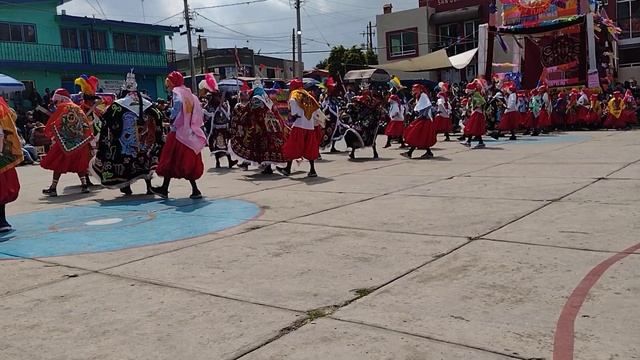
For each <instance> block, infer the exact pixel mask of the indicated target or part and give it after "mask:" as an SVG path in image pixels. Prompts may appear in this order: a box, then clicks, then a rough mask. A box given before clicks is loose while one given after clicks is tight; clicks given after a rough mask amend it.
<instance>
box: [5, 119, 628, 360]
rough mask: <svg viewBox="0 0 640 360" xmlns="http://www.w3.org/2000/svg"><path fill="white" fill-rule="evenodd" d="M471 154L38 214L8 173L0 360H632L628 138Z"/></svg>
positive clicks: (229, 182)
mask: <svg viewBox="0 0 640 360" xmlns="http://www.w3.org/2000/svg"><path fill="white" fill-rule="evenodd" d="M379 140H381V141H382V140H384V139H379ZM487 145H488V148H487V149H485V150H469V149H467V148H465V147H463V146H461V145H459V144H457V143H456V142H451V143H444V142H441V143H438V145H437V146H436V147H437V149H434V153H435V155H436V158H435V159H433V160H407V159H404V158H402V157H401V156H400V155H399V154H400V151H399V150H397V149H395V148H396V147H397V145H394V146H393V148H391V149H384V150H381V151H380V156H381V159H379V160H372V159H370V157H371V151H370V150H369V149H365V150H360V151H357V152H356V155H357V156H358V157H359V159H357V160H356V161H349V160H348V157H347V156H346V155H347V154H346V153H345V154H339V155H327V154H325V155H323V157H324V159H325V160H323V161H321V162H319V163H318V164H317V170H318V173H319V175H320V177H319V178H317V179H310V180H308V179H306V178H305V177H304V176H305V174H306V173H305V172H304V171H306V170H307V164H304V163H303V164H301V169H300V171H299V172H297V173H295V174H294V175H293V176H292V177H291V178H282V177H280V176H278V175H274V176H271V177H265V176H262V175H257V174H255V173H253V172H243V171H241V170H237V169H236V170H231V171H228V170H216V169H210V170H209V172H208V173H207V174H206V175H205V177H204V178H203V179H202V180H201V182H200V183H201V189H202V191H203V193H204V194H205V195H206V196H207V197H208V199H209V200H213V202H211V203H209V202H207V203H201V204H194V203H193V202H192V201H191V200H188V201H185V200H180V201H175V202H169V203H162V202H160V201H158V200H157V199H153V198H149V197H145V196H134V197H133V198H131V199H130V200H128V199H124V198H121V197H120V194H119V192H118V191H113V190H106V189H101V190H95V191H94V192H93V193H92V194H90V195H89V196H82V195H80V194H79V187H78V186H77V185H78V184H76V183H77V182H78V179H77V177H75V176H73V175H66V176H64V177H63V179H62V182H61V184H60V189H61V190H62V189H64V194H63V195H62V196H60V197H59V198H57V199H43V198H42V197H41V195H40V190H41V189H42V188H43V187H46V186H47V185H48V183H49V181H50V178H49V177H50V174H49V173H48V172H46V171H44V170H42V169H40V168H38V167H21V168H19V173H20V177H21V183H22V187H23V189H22V193H21V198H20V199H19V200H18V202H16V203H12V204H9V205H8V207H7V210H8V213H9V214H10V215H11V216H12V218H10V221H12V220H13V221H14V223H20V224H24V226H23V227H22V228H18V231H16V233H14V234H12V235H10V236H14V238H0V273H2V274H3V281H2V282H0V333H1V334H2V336H0V359H12V360H18V359H20V360H22V359H25V360H32V359H60V360H62V359H64V360H71V359H78V360H87V359H109V360H111V359H113V360H123V359H135V360H141V359H149V360H157V359H172V360H173V359H185V360H186V359H189V360H191V359H194V360H195V359H243V360H248V359H252V360H253V359H272V360H280V359H295V360H307V359H317V360H351V359H375V360H383V359H385V360H386V359H394V360H395V359H411V360H414V359H416V360H417V359H474V360H476V359H490V360H494V359H534V358H535V359H557V360H566V359H585V360H595V359H640V355H639V354H640V343H639V342H638V338H639V337H640V308H638V299H639V298H640V283H639V282H638V278H640V244H639V243H640V238H639V237H638V236H637V233H638V231H639V230H640V222H638V220H637V219H638V218H639V216H640V205H638V203H639V201H640V191H639V190H640V138H639V137H638V133H637V132H613V131H609V132H606V131H605V132H584V133H570V134H565V135H561V136H544V137H539V138H536V139H531V138H529V137H527V138H525V139H524V140H522V141H519V142H515V143H511V142H499V143H495V142H487ZM421 154H422V153H421V152H420V151H416V156H419V155H421ZM205 161H206V162H207V166H208V167H211V166H212V163H213V161H212V159H210V158H208V157H207V158H206V159H205ZM155 181H156V182H157V181H158V180H157V179H156V180H155ZM65 187H66V188H65ZM135 191H137V192H138V193H140V192H143V191H144V183H142V182H140V183H137V184H136V185H135V186H134V192H135ZM171 191H172V194H171V195H172V197H175V198H181V197H187V196H188V194H189V188H188V184H187V183H186V182H180V181H175V182H174V183H173V184H172V189H171ZM60 192H61V193H62V191H60ZM221 199H225V201H226V202H216V201H220V200H221ZM253 204H255V205H257V206H258V207H256V208H255V209H257V210H256V211H255V214H254V213H252V210H251V209H252V206H254V205H253ZM216 206H227V208H225V209H224V210H220V208H219V207H216ZM36 211H46V212H45V213H36V214H33V213H34V212H36ZM102 213H104V218H99V217H96V216H97V215H95V214H102ZM167 214H175V215H172V216H167ZM84 216H86V217H87V218H86V219H89V218H91V221H89V220H86V219H85V218H84ZM100 216H102V215H100ZM34 219H35V220H34ZM219 219H226V220H225V221H222V220H219ZM30 221H32V222H33V224H34V225H33V226H31V227H30V226H29V222H30ZM101 221H102V222H101ZM113 221H120V222H122V224H121V225H118V223H113ZM40 222H42V224H40ZM214 222H215V224H213V223H214ZM36 223H38V225H36ZM143 223H144V224H151V226H150V227H149V226H148V227H144V228H141V227H140V226H141V225H140V224H143ZM43 224H44V225H43ZM95 225H97V226H95ZM101 225H104V226H105V227H104V228H100V226H101ZM39 226H45V231H44V232H38V233H36V230H35V229H37V228H38V227H39ZM91 226H93V227H91ZM118 226H120V227H119V228H120V230H122V229H123V228H126V229H130V232H128V234H130V235H125V236H123V235H122V234H121V233H118V232H115V231H116V230H115V229H117V228H118ZM145 226H146V225H145ZM209 226H213V228H215V229H216V230H219V231H217V232H215V233H207V232H208V230H207V229H209V230H210V229H213V228H209ZM47 229H48V231H47ZM93 229H95V233H94V232H92V231H93ZM110 229H112V230H110ZM136 229H138V231H136ZM140 229H145V230H140ZM30 231H31V233H30ZM56 233H57V234H56ZM74 233H75V234H76V235H74ZM51 234H55V236H57V237H52V238H51V239H50V240H48V239H49V238H47V236H54V235H51ZM77 234H84V236H85V237H87V239H84V240H83V241H84V242H83V243H82V245H78V244H76V245H77V246H78V247H77V248H74V249H73V250H68V249H69V247H68V245H69V243H71V244H72V245H73V244H74V241H76V240H77V239H76V237H75V236H78V235H77ZM87 234H95V235H91V236H86V235H87ZM114 234H116V235H114ZM203 234H204V235H203ZM38 236H41V237H42V238H41V239H40V240H44V239H47V240H46V241H44V244H45V245H44V246H43V245H42V241H41V242H40V243H39V245H38V248H36V247H35V245H32V244H34V242H32V240H33V239H31V238H34V239H35V237H38ZM150 239H151V240H154V239H155V240H157V241H149V240H150ZM169 239H170V240H179V241H170V242H166V241H168V240H169ZM160 242H161V243H160ZM63 243H64V244H63ZM106 244H108V245H109V246H111V247H109V248H108V249H119V250H116V251H107V252H93V249H96V247H100V246H105V245H106ZM132 244H140V245H145V246H141V247H131V246H133V245H132ZM63 245H64V246H63ZM94 246H96V247H94ZM136 246H139V245H136ZM9 250H11V251H13V252H10V251H9ZM39 251H45V252H43V253H42V252H39ZM51 251H53V252H51ZM55 251H58V252H55ZM65 251H68V252H67V253H65ZM29 254H36V255H33V256H36V257H37V259H28V258H21V257H20V256H24V257H31V256H32V255H29ZM37 254H45V255H44V256H46V257H40V255H37ZM47 254H62V255H61V256H48V255H47ZM17 255H20V256H18V257H16V256H17ZM27 255H29V256H27ZM588 274H589V276H587V275H588Z"/></svg>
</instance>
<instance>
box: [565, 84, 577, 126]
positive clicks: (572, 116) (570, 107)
mask: <svg viewBox="0 0 640 360" xmlns="http://www.w3.org/2000/svg"><path fill="white" fill-rule="evenodd" d="M578 95H579V94H578V89H575V88H574V89H571V92H570V93H569V99H568V101H567V116H566V118H565V125H566V128H567V129H573V128H574V127H575V126H576V124H578V122H579V119H578Z"/></svg>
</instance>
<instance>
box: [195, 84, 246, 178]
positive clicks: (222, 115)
mask: <svg viewBox="0 0 640 360" xmlns="http://www.w3.org/2000/svg"><path fill="white" fill-rule="evenodd" d="M199 87H200V90H204V91H206V92H208V94H207V97H208V101H207V104H206V106H205V107H204V109H203V112H204V116H205V120H206V123H205V128H206V129H207V133H208V135H207V143H208V145H209V151H210V152H211V156H215V158H216V169H219V168H220V158H222V157H223V156H226V157H227V164H228V165H229V169H231V168H233V166H234V165H236V164H237V161H233V160H231V155H229V151H228V144H229V139H230V138H231V136H230V132H229V131H230V129H229V128H230V126H231V107H230V106H229V102H227V101H226V100H225V99H223V97H222V94H221V93H220V90H219V89H218V82H217V81H216V78H215V77H214V75H213V74H206V75H205V78H204V80H202V81H201V82H200V86H199Z"/></svg>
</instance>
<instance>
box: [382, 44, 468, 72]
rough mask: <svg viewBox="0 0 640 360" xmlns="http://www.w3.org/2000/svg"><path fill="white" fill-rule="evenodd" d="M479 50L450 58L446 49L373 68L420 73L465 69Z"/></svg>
mask: <svg viewBox="0 0 640 360" xmlns="http://www.w3.org/2000/svg"><path fill="white" fill-rule="evenodd" d="M477 52H478V48H475V49H472V50H469V51H465V52H463V53H462V54H458V55H454V56H449V55H447V51H446V50H445V49H442V50H438V51H435V52H432V53H430V54H427V55H423V56H419V57H416V58H412V59H408V60H400V61H395V62H391V63H388V64H382V65H375V66H372V67H374V68H377V69H384V70H390V71H405V72H420V71H429V70H438V69H448V68H455V69H464V68H465V67H467V65H469V64H470V63H471V61H473V58H474V57H475V56H476V53H477Z"/></svg>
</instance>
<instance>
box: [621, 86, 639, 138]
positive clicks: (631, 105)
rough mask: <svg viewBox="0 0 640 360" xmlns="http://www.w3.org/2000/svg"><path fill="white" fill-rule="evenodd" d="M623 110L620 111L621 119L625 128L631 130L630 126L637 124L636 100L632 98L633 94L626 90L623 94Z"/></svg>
mask: <svg viewBox="0 0 640 360" xmlns="http://www.w3.org/2000/svg"><path fill="white" fill-rule="evenodd" d="M622 101H623V102H624V110H622V117H623V118H624V121H625V124H626V127H627V128H631V125H635V124H637V123H638V115H637V113H636V99H635V98H634V97H633V93H632V92H631V90H630V89H627V91H625V93H624V98H622Z"/></svg>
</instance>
